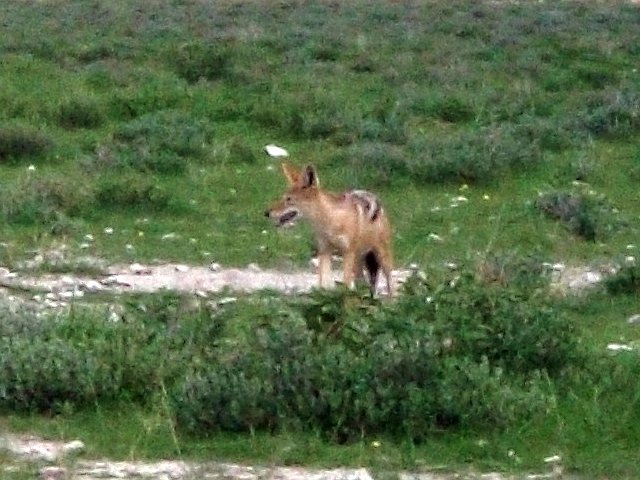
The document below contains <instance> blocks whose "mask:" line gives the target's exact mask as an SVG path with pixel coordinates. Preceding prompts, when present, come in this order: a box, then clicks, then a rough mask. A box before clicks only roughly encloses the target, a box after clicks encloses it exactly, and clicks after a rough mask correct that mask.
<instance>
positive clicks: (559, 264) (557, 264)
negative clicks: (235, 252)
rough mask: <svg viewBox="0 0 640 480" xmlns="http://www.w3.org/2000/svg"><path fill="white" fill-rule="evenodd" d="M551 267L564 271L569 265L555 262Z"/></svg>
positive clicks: (557, 270)
mask: <svg viewBox="0 0 640 480" xmlns="http://www.w3.org/2000/svg"><path fill="white" fill-rule="evenodd" d="M551 268H552V269H553V270H554V271H556V272H563V271H564V269H565V268H567V267H566V265H565V264H564V263H554V264H553V265H552V266H551Z"/></svg>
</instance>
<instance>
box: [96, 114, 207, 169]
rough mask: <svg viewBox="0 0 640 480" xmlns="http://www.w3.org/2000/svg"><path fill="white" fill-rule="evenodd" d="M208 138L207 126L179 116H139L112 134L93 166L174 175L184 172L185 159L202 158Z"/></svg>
mask: <svg viewBox="0 0 640 480" xmlns="http://www.w3.org/2000/svg"><path fill="white" fill-rule="evenodd" d="M210 137H211V129H210V128H209V126H207V125H206V124H205V123H203V122H201V121H198V120H194V119H193V118H191V117H190V116H188V115H185V114H183V113H181V112H177V111H162V112H157V113H154V114H148V115H143V116H142V117H140V118H137V119H135V120H133V121H131V122H129V123H127V124H125V125H122V126H121V127H120V128H119V129H118V130H117V131H116V132H115V134H114V138H113V142H112V143H111V144H108V145H106V146H103V147H102V152H101V155H99V156H98V157H97V158H96V159H95V164H96V166H98V167H100V168H109V167H119V168H122V169H133V170H137V171H140V172H152V173H159V174H173V175H178V174H182V173H184V172H185V171H186V169H187V165H188V159H190V158H194V159H202V158H203V157H204V155H205V153H206V151H207V145H208V143H209V140H210Z"/></svg>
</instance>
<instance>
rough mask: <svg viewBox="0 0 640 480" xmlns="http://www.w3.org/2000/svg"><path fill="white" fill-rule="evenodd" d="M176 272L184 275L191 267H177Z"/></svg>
mask: <svg viewBox="0 0 640 480" xmlns="http://www.w3.org/2000/svg"><path fill="white" fill-rule="evenodd" d="M175 269H176V272H180V273H184V272H188V271H189V267H188V266H187V265H176V266H175Z"/></svg>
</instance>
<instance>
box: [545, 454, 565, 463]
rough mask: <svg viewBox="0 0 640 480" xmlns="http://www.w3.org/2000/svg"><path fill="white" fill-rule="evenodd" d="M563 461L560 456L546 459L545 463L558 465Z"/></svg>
mask: <svg viewBox="0 0 640 480" xmlns="http://www.w3.org/2000/svg"><path fill="white" fill-rule="evenodd" d="M561 460H562V457H561V456H560V455H552V456H550V457H547V458H545V459H544V463H558V462H560V461H561Z"/></svg>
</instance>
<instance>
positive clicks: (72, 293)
mask: <svg viewBox="0 0 640 480" xmlns="http://www.w3.org/2000/svg"><path fill="white" fill-rule="evenodd" d="M58 297H60V298H61V299H63V300H70V299H72V298H80V297H84V292H83V291H82V290H65V291H63V292H59V293H58Z"/></svg>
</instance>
